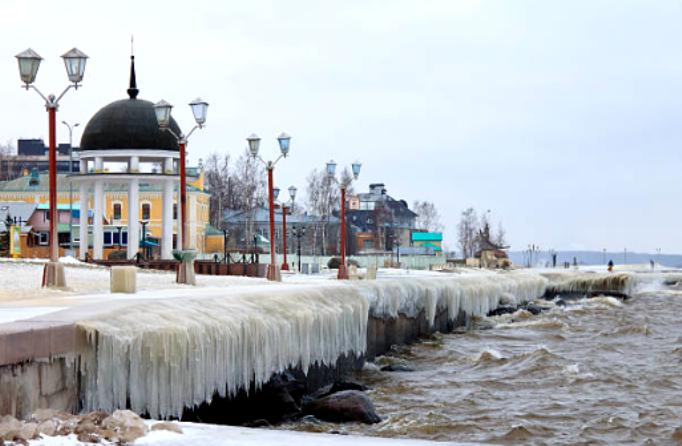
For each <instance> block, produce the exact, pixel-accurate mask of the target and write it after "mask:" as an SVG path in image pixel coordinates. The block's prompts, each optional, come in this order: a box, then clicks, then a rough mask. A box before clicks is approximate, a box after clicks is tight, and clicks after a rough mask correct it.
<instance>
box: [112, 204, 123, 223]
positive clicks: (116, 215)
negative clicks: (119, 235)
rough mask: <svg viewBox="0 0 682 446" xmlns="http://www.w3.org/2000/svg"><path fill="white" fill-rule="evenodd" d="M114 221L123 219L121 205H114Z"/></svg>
mask: <svg viewBox="0 0 682 446" xmlns="http://www.w3.org/2000/svg"><path fill="white" fill-rule="evenodd" d="M113 218H114V220H120V219H121V203H114V217H113Z"/></svg>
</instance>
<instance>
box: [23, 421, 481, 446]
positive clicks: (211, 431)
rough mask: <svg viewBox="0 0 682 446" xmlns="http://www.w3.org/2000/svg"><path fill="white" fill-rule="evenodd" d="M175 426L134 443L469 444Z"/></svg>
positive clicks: (66, 442)
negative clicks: (175, 427) (172, 430)
mask: <svg viewBox="0 0 682 446" xmlns="http://www.w3.org/2000/svg"><path fill="white" fill-rule="evenodd" d="M178 424H179V425H180V426H181V427H182V430H183V433H182V434H178V433H175V432H169V431H164V430H158V431H152V432H149V433H148V434H147V435H146V436H144V437H142V438H138V439H137V441H135V442H134V443H133V444H135V445H153V446H186V445H202V446H204V445H205V446H263V445H267V446H292V445H296V446H374V445H377V446H382V445H385V446H446V445H452V446H456V445H471V444H472V443H451V442H448V443H444V442H434V441H426V440H406V439H393V438H380V437H361V436H358V435H334V434H322V433H310V432H293V431H284V430H275V429H251V428H245V427H233V426H218V425H214V424H196V423H178ZM29 444H30V445H31V446H80V445H83V444H84V443H80V442H79V441H78V440H77V439H76V436H75V435H73V434H71V435H69V436H67V437H45V438H43V439H41V440H32V441H30V442H29Z"/></svg>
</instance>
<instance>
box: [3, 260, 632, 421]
mask: <svg viewBox="0 0 682 446" xmlns="http://www.w3.org/2000/svg"><path fill="white" fill-rule="evenodd" d="M34 270H35V271H34ZM34 273H35V274H36V275H39V274H40V266H39V265H31V264H7V263H4V264H2V265H0V286H1V287H2V288H1V289H2V290H3V291H0V293H3V294H0V389H1V392H0V415H4V414H11V415H14V416H16V417H18V418H23V417H26V416H28V415H29V414H31V413H32V412H33V411H35V410H36V409H38V408H53V409H60V410H66V411H71V412H80V411H90V410H95V409H101V410H105V411H113V410H115V409H118V408H130V409H131V410H133V411H135V412H137V413H140V414H146V415H149V416H151V417H153V418H164V417H181V416H182V414H183V411H185V410H186V409H187V408H194V407H197V406H199V405H201V404H202V403H205V402H208V401H211V400H212V399H214V398H215V397H216V396H221V397H230V396H232V395H235V394H237V393H238V392H239V391H240V390H243V389H249V388H253V387H256V388H258V387H259V386H261V385H262V384H264V383H266V382H268V381H269V380H270V379H271V378H272V376H273V374H276V373H279V372H282V371H285V370H287V369H296V370H299V371H302V372H303V373H308V372H309V371H313V370H318V371H319V370H320V369H321V368H324V369H325V370H327V373H326V374H314V373H310V374H309V375H310V376H311V379H313V375H315V377H314V379H316V380H317V382H316V383H315V385H319V384H324V382H323V381H324V380H325V379H329V377H331V376H332V375H334V373H338V372H342V371H343V370H341V369H343V368H344V367H345V368H352V367H356V366H359V365H361V363H362V360H363V359H364V358H367V357H370V358H371V357H373V356H375V355H378V354H381V353H383V352H385V351H386V350H387V349H388V348H389V347H390V346H391V345H392V344H400V343H406V342H410V341H412V340H414V339H415V338H416V337H418V336H420V335H425V334H427V333H430V332H432V331H435V330H440V331H447V330H452V329H453V328H454V327H456V326H461V325H463V324H467V322H468V321H469V320H471V318H472V317H474V316H485V315H486V314H487V313H488V312H489V311H491V310H493V309H495V308H497V307H499V306H500V305H514V304H520V303H523V302H526V301H532V300H535V299H537V298H541V297H543V296H545V295H546V293H547V292H548V290H552V291H551V292H557V293H559V292H562V291H567V292H568V291H571V292H578V291H581V290H582V291H585V292H587V291H590V292H592V291H597V287H598V286H601V285H599V283H600V282H599V281H600V280H605V275H604V274H579V273H570V274H567V273H564V274H559V273H556V274H553V275H552V274H545V275H543V274H539V273H537V272H533V271H512V272H486V271H478V270H474V271H471V270H464V271H460V272H454V273H453V272H451V273H435V272H411V273H404V272H399V271H393V272H391V271H389V272H386V273H383V274H381V275H380V276H379V278H378V279H377V280H374V281H350V282H338V281H335V280H330V278H328V277H318V278H303V277H301V276H290V277H287V278H286V279H285V281H284V282H283V283H279V284H273V283H268V282H266V281H264V280H261V279H248V278H228V277H225V278H218V277H212V278H207V277H202V278H201V280H202V281H203V282H200V284H199V285H200V286H199V287H196V288H186V287H181V286H178V285H175V284H174V283H173V279H172V277H170V276H172V275H170V274H161V273H143V274H142V273H141V274H140V278H139V280H138V281H139V283H140V284H141V288H142V289H141V291H140V292H139V293H138V294H137V295H134V296H130V295H120V294H109V293H105V292H104V290H103V289H102V286H104V287H106V286H107V284H106V283H104V284H102V282H103V280H102V279H103V278H104V277H106V274H107V272H106V270H104V269H102V268H83V267H78V266H73V267H69V268H67V275H71V276H72V280H69V282H68V283H69V284H70V285H71V286H73V287H74V289H78V288H77V287H78V286H79V285H80V284H82V289H89V290H90V293H89V294H79V293H77V292H75V291H61V292H58V291H50V290H37V289H35V288H34V287H32V286H30V285H28V284H30V283H37V282H31V281H29V280H28V278H29V277H32V276H31V275H32V274H34ZM167 276H168V277H167ZM70 279H71V278H70ZM616 282H617V283H616ZM616 282H613V283H612V282H609V283H608V285H609V287H614V286H618V287H619V290H618V291H619V292H622V293H624V294H625V293H628V292H629V287H631V286H632V283H631V280H630V276H629V275H623V277H622V278H621V279H619V280H618V281H616ZM590 284H592V285H590ZM29 286H30V288H28V287H29ZM88 287H89V288H88ZM341 360H342V361H343V365H341V362H342V361H341ZM330 370H331V371H332V372H333V373H331V374H330V373H329V371H330ZM325 377H326V378H325Z"/></svg>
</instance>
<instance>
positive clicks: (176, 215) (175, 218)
mask: <svg viewBox="0 0 682 446" xmlns="http://www.w3.org/2000/svg"><path fill="white" fill-rule="evenodd" d="M177 219H178V204H177V203H173V220H177Z"/></svg>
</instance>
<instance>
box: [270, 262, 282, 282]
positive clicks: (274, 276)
mask: <svg viewBox="0 0 682 446" xmlns="http://www.w3.org/2000/svg"><path fill="white" fill-rule="evenodd" d="M267 278H268V280H271V281H273V282H281V281H282V276H281V275H280V274H279V268H277V265H273V264H269V265H268V273H267Z"/></svg>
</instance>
